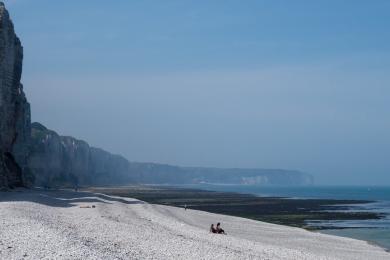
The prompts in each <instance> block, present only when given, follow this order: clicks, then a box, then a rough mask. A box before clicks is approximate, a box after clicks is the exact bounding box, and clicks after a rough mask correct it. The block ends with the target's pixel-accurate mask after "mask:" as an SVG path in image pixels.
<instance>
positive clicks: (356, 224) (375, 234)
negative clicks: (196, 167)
mask: <svg viewBox="0 0 390 260" xmlns="http://www.w3.org/2000/svg"><path fill="white" fill-rule="evenodd" d="M185 187H188V188H196V189H204V190H211V191H226V192H238V193H248V194H254V195H257V196H269V197H290V198H301V199H340V200H344V199H348V200H367V201H372V202H371V203H367V204H358V205H353V206H351V207H350V211H354V210H359V211H367V212H379V213H383V214H384V215H385V217H384V218H383V219H379V220H359V221H356V220H343V221H337V220H332V221H321V223H318V222H314V221H308V224H309V225H314V226H315V225H318V224H321V226H329V227H330V229H326V230H323V231H321V233H327V234H334V235H339V236H346V237H352V238H356V239H362V240H366V241H369V242H373V243H376V244H378V245H380V246H382V247H385V248H387V249H389V250H390V186H295V187H286V186H260V185H218V184H194V185H185Z"/></svg>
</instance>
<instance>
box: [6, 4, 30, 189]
mask: <svg viewBox="0 0 390 260" xmlns="http://www.w3.org/2000/svg"><path fill="white" fill-rule="evenodd" d="M22 60H23V47H22V45H21V43H20V40H19V38H18V37H17V36H16V35H15V32H14V26H13V23H12V21H11V20H10V17H9V14H8V11H7V10H6V9H5V6H4V4H3V3H0V188H8V187H14V186H21V185H23V180H22V170H23V168H24V167H25V165H26V157H27V153H28V142H29V138H30V105H29V103H28V102H27V100H26V97H25V95H24V92H23V85H22V84H21V83H20V78H21V74H22Z"/></svg>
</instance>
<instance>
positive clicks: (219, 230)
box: [216, 222, 226, 235]
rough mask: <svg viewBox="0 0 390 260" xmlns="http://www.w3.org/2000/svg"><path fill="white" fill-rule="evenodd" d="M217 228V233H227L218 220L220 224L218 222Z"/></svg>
mask: <svg viewBox="0 0 390 260" xmlns="http://www.w3.org/2000/svg"><path fill="white" fill-rule="evenodd" d="M216 230H217V233H218V234H224V235H226V233H225V230H223V229H222V228H221V223H219V222H218V224H217V228H216Z"/></svg>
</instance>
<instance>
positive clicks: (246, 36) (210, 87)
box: [4, 0, 390, 185]
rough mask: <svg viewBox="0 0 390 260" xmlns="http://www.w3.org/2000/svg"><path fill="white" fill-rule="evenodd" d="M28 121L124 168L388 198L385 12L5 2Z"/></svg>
mask: <svg viewBox="0 0 390 260" xmlns="http://www.w3.org/2000/svg"><path fill="white" fill-rule="evenodd" d="M4 2H5V4H6V6H7V8H8V10H9V12H10V14H11V17H12V19H13V21H14V23H15V30H16V33H17V34H18V36H19V37H20V39H21V41H22V44H23V46H24V67H23V76H22V81H23V84H24V89H25V92H26V94H27V97H28V100H29V101H30V103H31V107H32V120H33V121H38V122H41V123H43V124H44V125H46V126H47V127H48V128H50V129H53V130H55V131H57V132H58V133H60V134H62V135H71V136H74V137H77V138H79V139H83V140H85V141H87V142H89V143H90V145H93V146H96V147H100V148H103V149H105V150H107V151H110V152H112V153H116V154H122V155H123V156H125V157H126V158H127V159H129V160H130V161H144V162H159V163H168V164H176V165H182V166H211V167H242V168H279V169H294V170H301V171H304V172H308V173H311V174H313V175H314V176H315V179H316V183H318V184H338V185H362V184H364V185H390V120H389V119H390V102H389V100H390V85H389V83H390V31H389V27H390V16H389V15H388V14H389V13H390V1H387V0H383V1H381V0H375V1H359V0H354V1H352V0H324V1H322V0H318V1H310V0H306V1H300V0H296V1H288V0H284V1H279V0H268V1H262V0H256V1H252V0H247V1H239V0H235V1H230V0H213V1H203V0H194V1H187V0H167V1H157V0H155V1H148V0H143V1H141V0H131V1H130V0H116V1H107V0H105V1H101V0H83V1H77V0H67V1H53V0H10V1H4Z"/></svg>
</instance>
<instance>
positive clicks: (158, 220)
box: [0, 190, 390, 259]
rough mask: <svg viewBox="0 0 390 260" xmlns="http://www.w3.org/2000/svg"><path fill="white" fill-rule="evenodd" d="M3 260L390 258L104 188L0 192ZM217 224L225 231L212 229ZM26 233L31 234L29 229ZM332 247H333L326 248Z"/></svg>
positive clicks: (335, 240)
mask: <svg viewBox="0 0 390 260" xmlns="http://www.w3.org/2000/svg"><path fill="white" fill-rule="evenodd" d="M0 217H1V219H2V221H3V223H2V229H1V230H0V258H3V259H20V258H25V259H37V258H45V257H46V258H67V259H68V258H72V259H74V258H81V259H96V258H98V259H102V258H105V259H113V258H125V259H156V258H159V259H161V258H164V259H388V258H389V256H390V254H389V253H387V252H386V251H385V250H384V249H383V248H381V247H378V246H373V245H370V244H368V243H367V242H365V241H362V240H356V239H350V238H343V237H338V236H333V235H325V234H319V233H316V232H309V231H306V230H304V229H301V228H294V227H288V226H282V225H275V224H269V223H265V222H261V221H254V220H251V219H247V218H241V217H234V216H228V215H221V214H214V213H208V212H205V211H200V210H192V209H187V210H184V209H182V208H178V207H172V206H163V205H155V204H149V203H145V202H143V201H140V200H136V199H132V198H125V197H118V196H109V195H105V194H101V193H90V192H72V191H66V190H50V191H45V190H23V191H20V192H6V193H1V194H0ZM215 221H218V222H221V223H222V227H223V228H224V229H225V230H226V231H227V233H228V235H227V236H222V235H215V234H210V233H209V232H208V227H209V225H210V223H212V222H215ZM26 230H28V232H26ZM329 249H332V250H329Z"/></svg>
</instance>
